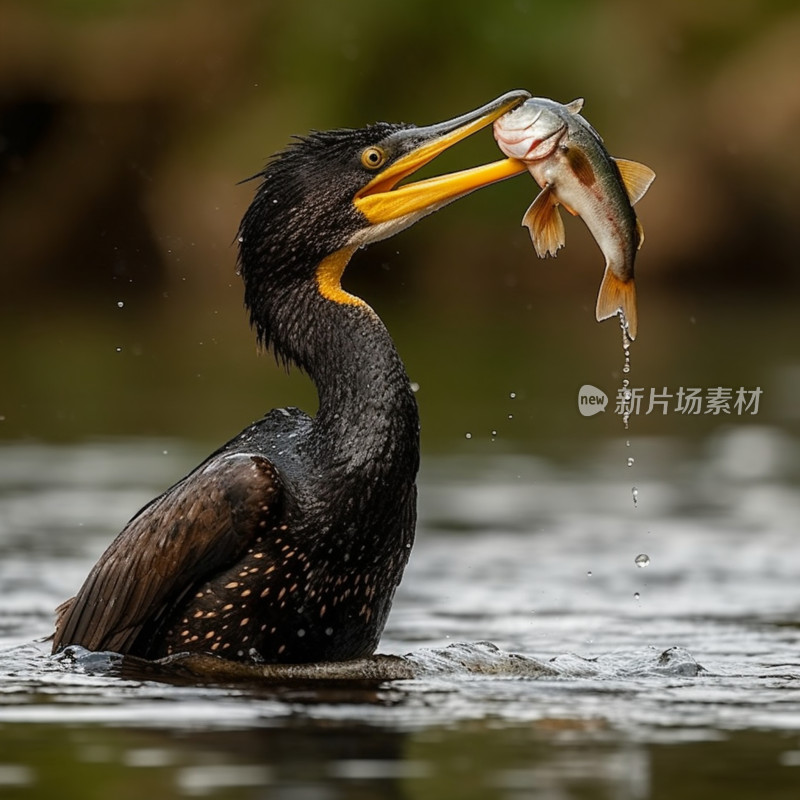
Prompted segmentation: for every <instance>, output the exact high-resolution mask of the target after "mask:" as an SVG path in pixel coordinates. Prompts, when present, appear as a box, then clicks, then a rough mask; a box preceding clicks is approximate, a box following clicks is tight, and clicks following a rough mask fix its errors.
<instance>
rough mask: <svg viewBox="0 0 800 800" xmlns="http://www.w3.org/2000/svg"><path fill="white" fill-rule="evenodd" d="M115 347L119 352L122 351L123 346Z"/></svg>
mask: <svg viewBox="0 0 800 800" xmlns="http://www.w3.org/2000/svg"><path fill="white" fill-rule="evenodd" d="M114 349H115V350H116V352H117V353H121V352H122V348H121V347H115V348H114Z"/></svg>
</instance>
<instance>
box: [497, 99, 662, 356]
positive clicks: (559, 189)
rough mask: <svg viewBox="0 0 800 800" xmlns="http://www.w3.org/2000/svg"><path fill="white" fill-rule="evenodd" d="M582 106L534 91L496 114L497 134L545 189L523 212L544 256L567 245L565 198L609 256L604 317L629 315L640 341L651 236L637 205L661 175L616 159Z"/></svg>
mask: <svg viewBox="0 0 800 800" xmlns="http://www.w3.org/2000/svg"><path fill="white" fill-rule="evenodd" d="M582 109H583V99H580V98H579V99H577V100H573V101H572V102H571V103H567V104H566V105H564V104H562V103H557V102H556V101H554V100H549V99H547V98H544V97H532V98H531V99H529V100H526V101H525V102H524V103H523V104H522V105H520V106H518V107H517V108H515V109H514V110H513V111H509V112H508V113H507V114H504V115H503V116H502V117H500V118H499V119H497V120H496V121H495V123H494V136H495V140H496V141H497V144H498V146H499V147H500V149H501V150H502V151H503V153H505V155H507V156H509V157H510V158H516V159H518V160H520V161H522V162H524V163H525V165H526V166H527V168H528V171H529V172H530V173H531V175H532V176H533V178H534V180H535V181H536V182H537V183H538V184H539V186H540V187H541V188H542V191H541V193H540V194H539V195H538V196H537V197H536V199H535V200H534V201H533V203H532V204H531V206H530V208H529V209H528V210H527V211H526V212H525V216H524V217H523V219H522V224H523V225H524V226H525V227H527V228H528V230H529V231H530V234H531V239H533V246H534V248H535V249H536V253H537V255H538V256H539V257H540V258H545V257H546V256H548V255H551V256H555V255H556V253H557V251H558V250H559V248H560V247H562V246H563V244H564V222H563V220H562V219H561V214H560V213H559V210H558V207H559V205H561V206H563V207H564V208H565V209H566V210H567V211H568V212H569V213H570V214H572V215H573V216H578V217H580V218H581V219H582V220H583V221H584V223H585V224H586V227H587V228H588V229H589V232H590V233H591V234H592V236H593V237H594V240H595V241H596V242H597V245H598V246H599V247H600V250H601V252H602V253H603V256H604V257H605V271H604V272H603V280H602V282H601V284H600V291H599V292H598V295H597V306H596V309H595V316H596V318H597V321H598V322H600V321H602V320H604V319H608V318H609V317H613V316H615V315H617V314H622V320H623V325H624V327H625V330H626V333H627V335H628V337H629V338H630V339H631V340H633V339H635V338H636V334H637V329H638V312H637V308H636V284H635V281H634V276H633V266H634V261H635V259H636V253H637V251H638V250H639V248H640V247H641V246H642V243H643V242H644V229H643V228H642V225H641V223H640V222H639V219H638V217H637V216H636V212H635V211H634V210H633V206H634V205H636V203H638V202H639V200H641V199H642V197H643V196H644V194H645V192H647V190H648V189H649V188H650V184H651V183H652V182H653V180H654V179H655V177H656V174H655V172H653V170H651V169H650V167H646V166H645V165H644V164H639V163H638V162H636V161H628V160H626V159H622V158H612V157H611V156H610V155H609V153H608V151H607V150H606V147H605V145H604V144H603V139H602V138H601V137H600V134H598V133H597V131H596V130H595V129H594V128H593V127H592V126H591V125H590V124H589V123H588V122H587V121H586V119H584V118H583V117H582V116H581V113H580V112H581V110H582Z"/></svg>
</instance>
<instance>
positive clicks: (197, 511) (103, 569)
mask: <svg viewBox="0 0 800 800" xmlns="http://www.w3.org/2000/svg"><path fill="white" fill-rule="evenodd" d="M281 494H282V492H281V483H280V478H279V477H278V473H277V471H276V469H275V467H274V466H273V464H272V463H271V462H270V461H268V460H267V459H266V458H263V457H261V456H256V455H249V454H240V453H237V454H230V455H224V454H223V455H218V456H213V457H212V458H211V459H209V460H208V461H207V462H205V463H204V464H202V465H201V466H200V467H198V468H197V469H196V470H195V471H194V472H192V473H190V474H189V475H188V476H187V477H185V478H184V479H183V480H182V481H180V482H179V483H177V484H175V485H174V486H173V487H172V488H170V489H168V490H167V491H166V492H164V494H162V495H161V496H160V497H157V498H156V499H155V500H153V501H152V502H151V503H150V504H148V505H146V506H145V507H144V508H143V509H142V510H141V511H140V512H139V513H138V514H137V515H136V516H135V517H133V519H131V521H130V522H129V523H128V524H127V525H126V526H125V528H124V529H123V530H122V532H121V533H120V534H119V536H117V538H116V539H115V540H114V541H113V542H112V544H111V545H110V546H109V547H108V549H107V550H106V551H105V553H104V554H103V555H102V556H101V558H100V560H99V561H98V562H97V564H96V565H95V567H94V569H93V570H92V571H91V573H90V574H89V576H88V578H87V579H86V582H85V583H84V584H83V586H82V587H81V589H80V591H79V592H78V594H77V595H76V596H75V597H73V598H72V600H68V601H67V602H66V603H63V604H62V605H61V606H60V607H59V608H58V609H57V614H58V618H57V621H56V632H55V636H54V642H53V652H56V651H57V650H59V649H61V648H62V647H66V646H67V645H70V644H77V645H81V646H83V647H85V648H87V649H88V650H95V651H99V650H112V651H114V652H117V653H126V652H128V651H129V650H130V648H131V647H133V645H134V644H135V642H136V640H137V638H138V637H139V635H140V634H141V633H142V631H143V629H145V627H147V628H148V629H152V628H155V627H157V626H158V624H159V622H161V621H162V619H163V617H164V616H165V615H166V614H167V613H168V612H170V611H172V610H173V608H174V607H175V606H176V605H177V604H178V603H179V601H180V600H181V598H182V597H184V596H185V595H186V594H187V593H188V592H190V591H191V590H192V589H193V588H194V587H195V586H196V585H197V584H198V583H199V582H200V581H201V580H203V579H204V578H206V577H208V576H209V575H210V574H212V573H214V572H217V571H220V570H222V569H224V568H225V567H227V566H229V565H230V564H232V563H235V561H236V560H237V559H238V558H239V557H240V556H241V555H242V554H243V553H244V552H245V551H246V550H247V548H248V547H249V546H251V542H253V541H254V540H255V539H256V538H257V536H258V535H259V534H260V533H261V532H263V531H264V528H265V527H266V522H267V520H268V519H269V518H270V517H271V516H272V515H274V514H275V513H277V508H278V506H279V505H280V501H281Z"/></svg>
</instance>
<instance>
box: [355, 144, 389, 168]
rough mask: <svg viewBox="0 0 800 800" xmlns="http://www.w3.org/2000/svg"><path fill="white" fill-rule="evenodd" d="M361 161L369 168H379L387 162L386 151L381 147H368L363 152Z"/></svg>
mask: <svg viewBox="0 0 800 800" xmlns="http://www.w3.org/2000/svg"><path fill="white" fill-rule="evenodd" d="M361 163H362V164H363V165H364V166H365V167H366V168H367V169H378V167H382V166H383V165H384V164H385V163H386V152H385V151H384V150H383V149H382V148H380V147H368V148H367V149H366V150H364V152H363V153H362V154H361Z"/></svg>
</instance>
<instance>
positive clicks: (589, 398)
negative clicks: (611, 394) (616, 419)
mask: <svg viewBox="0 0 800 800" xmlns="http://www.w3.org/2000/svg"><path fill="white" fill-rule="evenodd" d="M606 405H608V396H607V395H606V393H605V392H604V391H602V390H600V389H598V388H597V387H596V386H592V384H591V383H585V384H584V385H583V386H581V388H580V389H578V411H580V412H581V414H582V415H583V416H584V417H593V416H594V415H595V414H599V413H600V412H601V411H605V410H606Z"/></svg>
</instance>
